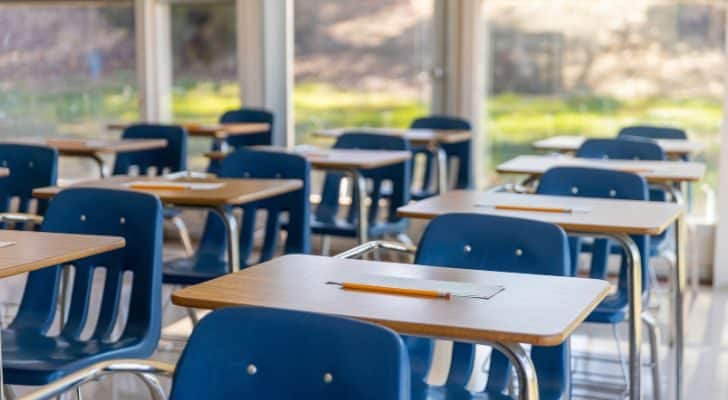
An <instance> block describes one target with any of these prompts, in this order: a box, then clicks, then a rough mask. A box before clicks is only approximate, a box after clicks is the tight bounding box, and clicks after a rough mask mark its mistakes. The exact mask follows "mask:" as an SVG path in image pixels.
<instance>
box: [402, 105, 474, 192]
mask: <svg viewBox="0 0 728 400" xmlns="http://www.w3.org/2000/svg"><path fill="white" fill-rule="evenodd" d="M410 127H411V128H412V129H436V130H443V131H448V130H456V131H469V130H471V129H472V127H471V126H470V123H469V122H468V121H466V120H464V119H462V118H457V117H450V116H445V115H433V116H429V117H424V118H418V119H416V120H415V121H414V122H412V125H410ZM471 147H472V141H471V140H468V141H465V142H460V143H443V144H442V149H443V150H445V154H447V165H450V164H451V163H452V160H453V159H457V160H458V171H457V178H456V180H455V189H472V188H473V166H472V161H471V151H472V150H471ZM412 153H413V154H412V156H413V158H412V162H413V163H414V156H416V155H417V154H424V155H425V170H424V176H423V179H422V186H421V187H420V188H419V189H418V190H413V191H412V199H413V200H422V199H425V198H428V197H432V196H434V195H436V194H437V193H438V191H437V190H433V189H432V185H433V182H432V180H433V165H434V156H433V155H432V152H431V151H430V150H429V149H426V148H423V147H417V148H413V149H412ZM413 165H414V164H413Z"/></svg>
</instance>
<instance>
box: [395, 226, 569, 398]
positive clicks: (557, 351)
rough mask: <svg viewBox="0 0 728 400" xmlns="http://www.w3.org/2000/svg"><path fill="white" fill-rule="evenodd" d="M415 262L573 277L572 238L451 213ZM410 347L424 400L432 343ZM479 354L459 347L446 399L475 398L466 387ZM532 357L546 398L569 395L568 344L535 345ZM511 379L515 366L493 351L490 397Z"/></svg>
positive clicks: (417, 392) (430, 230)
mask: <svg viewBox="0 0 728 400" xmlns="http://www.w3.org/2000/svg"><path fill="white" fill-rule="evenodd" d="M415 264H421V265H435V266H443V267H457V268H469V269H482V270H491V271H503V272H519V273H529V274H543V275H555V276H569V275H570V273H571V265H570V261H569V250H568V241H567V237H566V234H565V233H564V231H563V230H562V229H561V228H560V227H559V226H557V225H553V224H549V223H545V222H539V221H531V220H526V219H520V218H508V217H500V216H493V215H482V214H446V215H442V216H440V217H437V218H435V219H433V220H432V221H431V222H430V223H429V225H428V226H427V228H426V229H425V232H424V234H423V236H422V240H421V241H420V244H419V247H418V250H417V254H416V256H415ZM406 343H407V345H408V347H409V350H410V359H411V360H412V361H411V363H412V364H411V365H412V382H411V384H412V399H425V398H426V397H427V396H426V394H427V389H428V387H427V385H426V384H425V383H424V382H423V379H424V378H425V376H426V374H427V371H428V368H429V365H430V362H431V352H432V341H431V340H429V339H421V338H413V337H408V338H407V339H406ZM474 356H475V346H473V345H472V344H468V343H458V342H456V343H455V344H454V349H453V359H452V364H451V369H450V372H449V376H448V380H447V383H446V385H445V387H444V388H443V389H444V390H445V391H446V394H447V399H460V398H470V393H468V392H467V391H466V390H465V384H466V383H467V382H468V380H469V378H470V375H471V372H472V370H473V367H474V365H473V358H474ZM531 357H532V359H533V363H534V366H535V367H536V373H537V376H538V383H539V392H540V398H541V399H546V400H548V399H560V398H562V396H564V395H565V394H566V393H569V391H570V387H569V386H568V382H569V380H568V374H569V373H570V370H569V344H568V341H567V342H565V343H564V344H562V345H559V346H554V347H538V346H534V347H533V348H532V350H531ZM475 367H477V368H479V367H480V366H475ZM509 376H510V363H509V362H508V360H507V359H506V358H505V356H503V355H502V354H501V353H499V352H497V351H493V354H492V356H491V364H490V372H489V375H488V384H487V386H486V393H488V394H489V395H490V397H488V398H499V397H501V395H502V393H503V392H504V390H505V389H506V386H507V382H508V377H509ZM477 398H480V397H477Z"/></svg>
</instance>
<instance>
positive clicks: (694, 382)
mask: <svg viewBox="0 0 728 400" xmlns="http://www.w3.org/2000/svg"><path fill="white" fill-rule="evenodd" d="M353 244H354V243H353V242H350V241H343V242H342V241H334V242H333V243H332V248H333V250H332V253H335V252H336V251H338V250H343V249H346V248H348V247H351V246H352V245H353ZM317 246H318V244H317V243H315V246H314V248H318V247H317ZM165 253H166V255H167V257H174V256H178V255H179V254H181V250H180V248H179V246H178V244H177V243H176V242H174V241H168V243H167V246H166V249H165ZM22 284H23V279H22V278H19V279H10V280H3V281H1V282H0V302H4V301H12V300H15V301H17V299H18V298H19V295H20V291H21V290H22ZM173 289H174V288H165V293H164V297H163V298H164V299H168V298H169V294H170V293H171V291H172V290H173ZM688 305H689V308H688V310H687V319H686V352H685V359H686V360H685V383H686V394H687V396H686V399H689V400H692V399H727V398H728V290H725V291H714V290H712V289H711V288H708V287H702V288H701V289H700V291H699V293H698V294H697V296H696V297H695V298H694V299H692V301H690V302H689V304H688ZM666 309H667V304H664V305H662V307H661V309H660V310H659V315H660V320H661V321H666V312H667V310H666ZM184 316H185V312H184V310H182V309H180V308H178V307H175V306H173V305H169V304H168V305H166V306H165V318H164V320H165V324H166V325H167V328H166V329H165V337H167V339H169V337H170V336H174V337H184V335H185V332H189V329H190V324H189V323H188V320H186V319H184ZM625 328H626V326H621V327H620V328H619V332H620V336H621V337H622V338H626V337H627V334H626V329H625ZM666 331H667V328H666V327H665V328H663V338H664V337H665V333H666ZM167 339H165V340H163V342H162V343H161V344H160V347H159V350H158V351H157V353H156V354H155V355H154V358H155V359H159V360H164V361H167V362H175V361H176V359H177V357H178V356H179V352H180V351H181V349H182V347H183V345H184V342H183V340H181V341H180V340H167ZM626 348H627V346H626V339H623V340H622V351H623V352H625V353H626ZM572 349H573V350H574V351H576V352H590V353H594V354H600V355H616V354H617V351H616V344H615V341H614V340H613V339H612V331H611V329H610V328H609V327H604V326H583V327H581V328H580V329H579V331H578V332H577V334H576V335H575V336H574V337H573V340H572ZM648 352H649V348H648V346H647V345H646V342H645V346H644V350H643V354H645V357H646V356H647V354H648ZM660 355H661V360H662V375H663V393H667V392H668V391H667V388H668V387H671V385H672V381H671V379H670V377H671V376H672V375H671V372H672V369H671V366H672V358H673V353H672V352H671V350H670V348H669V347H668V346H667V343H666V340H663V344H662V346H661V351H660ZM577 367H578V368H579V369H580V370H582V369H586V370H588V371H591V372H600V373H602V372H606V373H610V374H616V375H619V374H620V373H621V370H620V368H619V366H618V365H616V364H612V365H605V364H598V363H595V362H588V363H585V362H581V363H579V364H577ZM161 381H162V383H163V384H164V385H166V386H167V385H169V381H168V380H166V379H161ZM643 388H644V392H645V398H646V399H651V398H652V395H651V380H650V375H649V370H648V369H645V370H644V371H643ZM24 391H25V390H24V388H19V390H18V393H19V394H22V393H23V392H24ZM83 394H84V397H85V398H86V399H110V400H127V399H147V398H149V395H148V393H147V391H146V389H145V387H144V386H143V385H142V383H141V381H139V380H138V379H137V378H136V377H133V376H116V377H113V378H107V379H104V380H102V381H101V382H93V383H89V384H87V385H86V386H85V387H84V388H83ZM575 398H590V399H600V398H618V396H614V395H612V396H611V397H610V396H607V397H605V396H604V395H603V394H601V393H598V392H594V391H588V390H587V391H584V390H581V389H579V390H577V391H575ZM663 398H667V399H669V398H670V397H663Z"/></svg>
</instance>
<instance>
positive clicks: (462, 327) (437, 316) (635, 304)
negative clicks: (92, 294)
mask: <svg viewBox="0 0 728 400" xmlns="http://www.w3.org/2000/svg"><path fill="white" fill-rule="evenodd" d="M349 152H351V151H349ZM394 153H396V152H394ZM302 154H303V155H304V156H306V157H307V158H308V159H309V160H311V162H312V163H314V164H315V165H318V166H319V167H325V166H328V167H331V168H333V169H335V168H339V169H348V168H364V167H369V168H371V167H375V166H381V164H379V163H380V162H382V161H381V157H382V156H381V155H379V156H376V157H375V156H374V155H373V154H370V155H367V156H364V155H363V154H358V153H357V154H347V155H346V156H344V155H343V154H341V156H342V157H341V160H339V161H337V156H336V154H335V152H333V154H332V153H330V152H329V151H323V153H322V152H321V151H319V150H316V151H311V150H309V151H305V150H304V151H302ZM355 155H361V156H362V157H361V163H359V164H356V165H353V164H351V163H352V160H354V159H356V157H355ZM390 156H392V160H395V159H396V161H392V162H401V161H402V160H403V158H402V157H404V155H403V154H400V155H396V154H390ZM407 157H409V155H407ZM543 160H545V161H544V162H543V163H535V162H534V160H530V161H529V163H527V164H529V165H533V164H538V166H539V168H536V169H528V170H524V169H523V168H521V169H517V170H507V169H506V168H503V169H501V168H500V167H499V170H502V171H503V172H514V173H526V174H530V175H538V174H540V173H542V172H539V171H543V170H545V169H547V168H548V167H546V166H545V165H546V164H547V162H546V161H548V162H551V164H549V165H550V166H553V160H561V161H564V160H570V159H568V158H563V157H545V158H543ZM337 162H339V164H337ZM565 162H570V161H565ZM347 163H348V164H347ZM367 163H369V164H367ZM595 163H597V164H598V166H603V167H610V165H611V167H614V168H618V169H623V168H633V166H631V164H630V166H625V165H619V166H616V165H613V164H610V162H609V161H602V160H598V161H595ZM629 163H635V164H639V163H641V162H638V161H635V162H631V161H630V162H629ZM683 164H684V165H683ZM671 165H672V166H673V167H677V168H678V169H684V170H685V171H682V172H681V173H679V174H675V173H672V172H670V171H672V170H668V169H662V168H661V166H659V165H658V166H655V165H653V166H650V167H649V168H644V166H640V167H639V170H637V169H633V170H635V172H638V173H641V174H643V175H645V177H646V178H648V179H651V180H653V181H654V182H660V183H673V182H682V181H692V180H697V179H699V178H700V175H702V173H704V169H703V171H702V172H701V171H700V168H698V166H697V165H690V164H689V163H679V164H677V163H671ZM679 165H683V166H682V167H679ZM703 168H704V167H703ZM690 171H692V172H690ZM663 172H664V173H663ZM131 179H133V180H139V179H140V178H129V177H119V178H113V179H110V180H104V181H95V182H84V183H80V184H79V185H80V186H94V187H99V186H101V187H117V188H118V187H123V186H124V185H125V184H127V183H128V182H129V180H131ZM143 179H149V178H143ZM222 183H223V185H222V186H221V187H220V189H219V190H215V191H199V190H185V191H176V190H175V191H165V190H154V192H155V194H157V195H159V196H160V198H161V199H162V200H163V201H164V202H165V203H169V204H175V205H180V206H193V207H195V206H197V207H208V208H212V209H213V210H214V211H216V212H221V210H223V209H224V205H227V204H239V203H244V202H249V201H256V200H259V199H261V198H265V197H269V196H274V195H277V194H282V193H285V192H288V191H292V190H296V189H297V188H299V187H300V182H297V181H281V180H275V181H265V180H262V181H261V180H255V181H253V180H231V181H224V180H223V181H222ZM58 190H59V189H58V188H46V189H40V190H37V191H36V192H35V194H36V195H37V196H38V197H40V198H50V197H52V196H53V195H54V194H55V193H57V191H58ZM204 192H207V193H204ZM552 203H553V204H558V205H561V206H564V205H567V206H569V205H572V206H578V207H588V208H589V209H590V212H589V213H585V214H581V213H558V214H553V213H548V214H547V213H537V212H528V211H502V210H497V209H495V208H493V207H490V206H491V205H493V204H521V205H525V206H528V205H534V204H537V205H541V206H543V205H544V204H552ZM628 203H629V204H628ZM360 204H362V205H363V204H365V202H363V201H362V202H360ZM625 210H630V212H629V213H624V211H625ZM618 211H619V212H618ZM399 212H400V214H401V215H402V216H405V217H412V218H427V219H429V218H433V217H435V216H437V215H440V214H442V213H447V212H478V213H496V214H503V215H511V216H520V217H527V218H532V219H541V220H544V221H548V222H552V223H556V224H559V225H561V226H562V227H564V228H565V229H566V230H569V231H570V232H572V233H583V234H589V235H592V236H593V235H606V236H609V237H612V238H614V239H615V240H617V241H618V242H619V243H622V244H623V245H625V246H626V247H627V248H628V251H629V250H630V249H629V247H630V240H631V239H629V237H628V235H629V234H658V233H660V232H662V231H664V230H665V229H666V227H667V226H669V225H670V224H671V223H673V222H677V223H678V224H679V226H678V229H676V231H677V232H681V231H682V230H683V229H682V225H683V224H682V216H683V215H682V213H683V211H682V207H681V206H680V205H679V204H671V203H649V202H629V201H624V200H599V199H580V198H572V197H568V198H567V197H555V196H537V195H527V196H526V195H515V194H503V193H485V192H472V191H471V192H462V191H456V192H450V193H445V194H443V195H441V196H438V197H435V198H432V199H428V200H425V201H423V202H419V203H415V204H412V205H408V206H405V207H403V208H401V209H400V210H399ZM362 215H365V214H364V213H362ZM224 217H225V219H226V220H227V221H228V223H231V221H230V220H232V221H234V218H231V216H227V215H224ZM233 223H234V222H233ZM228 229H229V231H230V232H235V236H229V241H230V242H229V245H228V247H229V252H230V253H229V257H231V259H232V260H237V254H236V253H232V252H233V249H234V248H237V241H236V237H237V236H236V235H237V229H236V228H235V226H234V225H233V226H228ZM9 234H10V233H9ZM13 234H14V233H13ZM0 240H2V236H1V235H0ZM24 241H25V239H24ZM25 243H31V242H30V241H29V240H28V241H25ZM106 245H107V246H108V243H106ZM682 245H683V242H682V237H681V236H678V247H679V248H681V247H682ZM71 248H72V246H71ZM16 250H17V249H16ZM107 250H110V248H108V249H107ZM0 252H7V250H5V251H4V250H2V249H0ZM91 254H95V253H88V254H78V253H76V254H75V255H74V254H73V253H72V254H71V255H69V256H70V257H73V256H75V257H76V258H78V257H83V256H87V255H91ZM679 254H680V255H679V257H678V260H679V261H678V268H676V278H677V282H678V283H679V284H678V290H677V291H676V292H677V293H678V295H677V296H678V300H680V301H678V302H677V304H676V309H675V318H676V319H677V320H678V322H679V323H678V326H679V327H680V328H679V329H680V332H679V333H680V335H679V337H680V338H681V336H682V299H681V296H682V294H681V293H682V291H681V288H682V285H681V284H680V283H681V282H684V273H683V270H684V262H683V261H682V254H683V251H682V249H680V252H679ZM5 258H8V259H9V261H10V263H11V264H12V263H13V262H14V261H13V260H16V261H22V262H21V264H22V265H25V266H24V267H23V266H21V267H18V266H17V265H15V266H14V267H13V268H11V267H5V265H4V264H2V263H0V277H4V276H7V275H10V274H15V273H20V272H25V271H28V270H32V269H33V268H40V267H41V266H42V265H43V263H28V262H27V261H23V257H17V258H16V257H15V255H14V254H13V255H12V256H3V255H2V254H0V260H4V259H5ZM48 262H49V263H50V264H48V265H52V264H56V263H58V262H63V260H61V259H58V258H52V257H51V258H49V259H48ZM23 263H25V264H23ZM359 263H365V261H349V260H335V259H329V258H325V259H324V258H318V257H312V256H288V257H283V258H279V259H276V260H273V261H271V262H269V263H266V264H264V265H260V266H257V267H252V268H249V269H246V270H245V271H241V272H239V273H237V274H232V275H229V276H226V277H223V278H219V279H217V280H213V281H210V282H208V283H205V284H203V285H199V286H195V287H191V288H187V289H184V290H183V291H181V292H178V293H176V294H175V296H174V301H175V302H176V303H177V304H180V305H185V306H191V307H199V308H216V307H220V306H224V305H261V306H271V307H282V308H291V309H300V310H305V311H314V312H323V313H328V314H335V315H345V316H350V317H354V318H362V319H367V320H371V321H375V322H378V323H381V324H384V325H386V326H390V327H392V328H394V329H397V330H399V331H400V332H402V333H408V334H418V335H423V336H429V337H441V338H449V339H453V340H462V341H472V342H478V343H482V342H488V343H495V344H496V347H498V348H500V349H503V350H504V351H506V353H507V354H508V353H510V354H511V355H515V356H517V355H518V354H521V355H523V354H522V353H523V350H522V349H521V348H520V346H519V345H518V343H531V344H557V343H560V342H561V341H563V340H564V339H565V338H566V337H568V335H569V334H570V333H571V332H572V331H573V329H574V328H575V327H576V326H578V324H579V323H581V321H582V320H583V319H584V318H585V317H586V315H588V313H589V312H590V311H591V310H593V308H594V307H596V305H597V304H598V303H599V302H600V301H601V300H602V299H603V298H604V296H606V294H607V291H608V285H607V283H606V282H601V281H591V280H583V279H578V278H548V279H543V277H530V276H527V275H520V274H499V273H493V272H484V271H462V270H453V269H443V268H431V267H415V266H411V265H406V266H404V265H396V264H381V265H380V264H379V263H371V262H366V263H368V264H367V266H366V267H365V268H366V269H367V270H368V271H369V270H370V269H373V270H372V271H374V272H376V271H379V272H382V274H386V275H395V276H408V277H419V278H422V279H440V280H460V281H471V280H472V281H475V282H478V281H481V280H482V281H483V282H488V283H490V284H492V282H501V281H502V282H503V284H505V285H507V286H508V287H509V288H510V287H513V288H514V290H509V291H507V292H506V293H507V294H506V295H504V296H502V297H500V298H498V296H496V299H497V301H488V302H483V303H470V302H467V301H465V300H463V301H461V300H457V301H450V302H447V303H434V304H428V306H427V307H422V305H423V303H422V300H421V299H417V300H414V299H409V298H399V297H393V296H382V297H376V298H374V297H371V296H369V297H367V296H366V295H364V294H361V293H353V292H347V291H339V290H335V289H334V288H332V287H330V286H329V287H321V285H322V284H323V282H326V281H329V280H339V281H342V280H347V279H346V278H347V277H348V276H350V275H351V274H355V273H356V271H361V269H362V267H363V266H361V265H359ZM375 264H376V265H375ZM640 268H641V264H640V263H639V258H638V256H637V259H636V260H635V259H634V255H633V256H632V266H631V273H630V277H631V279H630V286H631V290H630V294H631V297H633V298H632V299H631V303H630V304H631V307H630V315H631V322H630V324H631V328H630V355H631V364H630V365H631V370H630V376H631V379H632V382H633V385H632V387H631V394H632V396H631V397H632V398H639V390H640V388H639V382H640V379H639V354H640V351H639V345H638V344H639V343H641V329H640V318H639V315H640V312H641V303H640V300H641V299H640V296H639V295H638V294H639V293H640V292H641V282H639V279H637V277H639V276H640ZM294 269H295V271H294ZM380 269H381V271H380ZM2 271H6V272H5V275H3V274H2ZM324 277H325V278H326V279H323V278H324ZM296 278H298V279H296ZM318 278H321V279H318ZM319 281H320V282H319ZM261 282H264V283H265V285H264V286H259V285H260V283H261ZM294 284H295V285H297V286H296V287H297V288H299V289H300V288H301V287H306V288H308V287H309V286H310V287H311V289H312V290H292V288H293V286H291V285H294ZM301 285H303V286H301ZM248 286H251V287H252V286H256V287H259V288H260V287H265V288H270V289H271V290H270V291H268V290H248V289H246V288H247V287H248ZM562 286H563V290H564V291H563V292H561V291H559V292H561V293H568V296H569V298H568V299H561V300H559V299H558V298H555V297H554V293H555V292H556V291H555V290H554V288H555V287H562ZM241 289H243V290H241ZM521 291H522V293H521V295H520V296H519V294H518V293H520V292H521ZM284 293H285V295H283V294H284ZM537 293H543V294H544V295H543V296H538V295H537ZM533 296H537V297H538V298H540V299H541V298H542V299H549V301H542V302H540V306H543V308H538V310H536V309H534V308H533V302H532V301H529V300H530V299H532V298H533ZM322 299H324V300H326V299H328V300H327V301H322ZM551 299H553V300H554V301H551ZM372 301H374V304H373V306H372V307H370V303H371V302H372ZM380 301H381V303H380ZM393 301H395V302H397V303H398V305H400V306H401V307H391V304H392V302H393ZM429 302H430V301H429V300H428V303H429ZM365 305H366V306H365ZM514 305H515V306H518V310H519V312H518V313H513V307H514ZM479 307H487V308H488V310H487V311H486V310H479V309H478V308H479ZM499 307H502V308H503V309H502V310H500V311H498V309H499ZM397 311H402V312H397ZM472 315H478V318H472V317H469V316H472ZM481 316H482V317H483V318H481ZM489 316H490V317H491V318H489ZM498 316H501V318H498ZM503 316H507V317H508V318H503ZM514 316H515V317H516V318H514ZM544 316H548V318H547V321H546V320H544V318H543V317H544ZM521 317H522V318H521ZM539 317H540V318H539ZM504 319H508V320H507V321H505V320H504ZM509 323H510V325H509ZM677 344H678V346H679V351H678V354H680V356H679V357H681V346H682V343H681V342H678V343H677ZM519 352H520V353H519ZM526 359H527V357H526ZM514 360H516V361H518V357H514ZM678 361H679V360H678ZM678 364H680V363H678ZM516 366H517V368H519V371H520V372H521V373H522V375H519V376H522V377H528V376H531V377H533V376H535V375H534V372H533V366H532V365H530V364H529V363H528V362H526V363H523V362H516ZM529 374H530V375H529ZM679 374H680V371H679V370H678V384H679V382H680V379H679V376H680V375H679ZM522 390H523V391H522V394H523V395H524V396H525V397H524V398H535V397H534V394H535V393H536V391H535V380H531V381H528V380H527V381H525V382H524V385H523V388H522Z"/></svg>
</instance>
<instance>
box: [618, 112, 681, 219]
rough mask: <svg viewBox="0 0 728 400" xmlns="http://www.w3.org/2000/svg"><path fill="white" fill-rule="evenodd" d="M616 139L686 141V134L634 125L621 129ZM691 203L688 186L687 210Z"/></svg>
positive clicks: (666, 128) (661, 127)
mask: <svg viewBox="0 0 728 400" xmlns="http://www.w3.org/2000/svg"><path fill="white" fill-rule="evenodd" d="M617 137H618V138H620V139H629V140H634V139H637V138H642V139H647V140H656V139H673V140H687V139H688V134H687V132H685V131H684V130H683V129H679V128H671V127H665V126H651V125H635V126H627V127H624V128H622V129H621V130H620V131H619V133H618V134H617ZM690 159H691V157H690V155H689V154H686V155H684V156H682V157H681V160H683V161H690ZM692 203H693V187H692V185H688V190H687V204H688V209H690V208H691V207H692Z"/></svg>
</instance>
